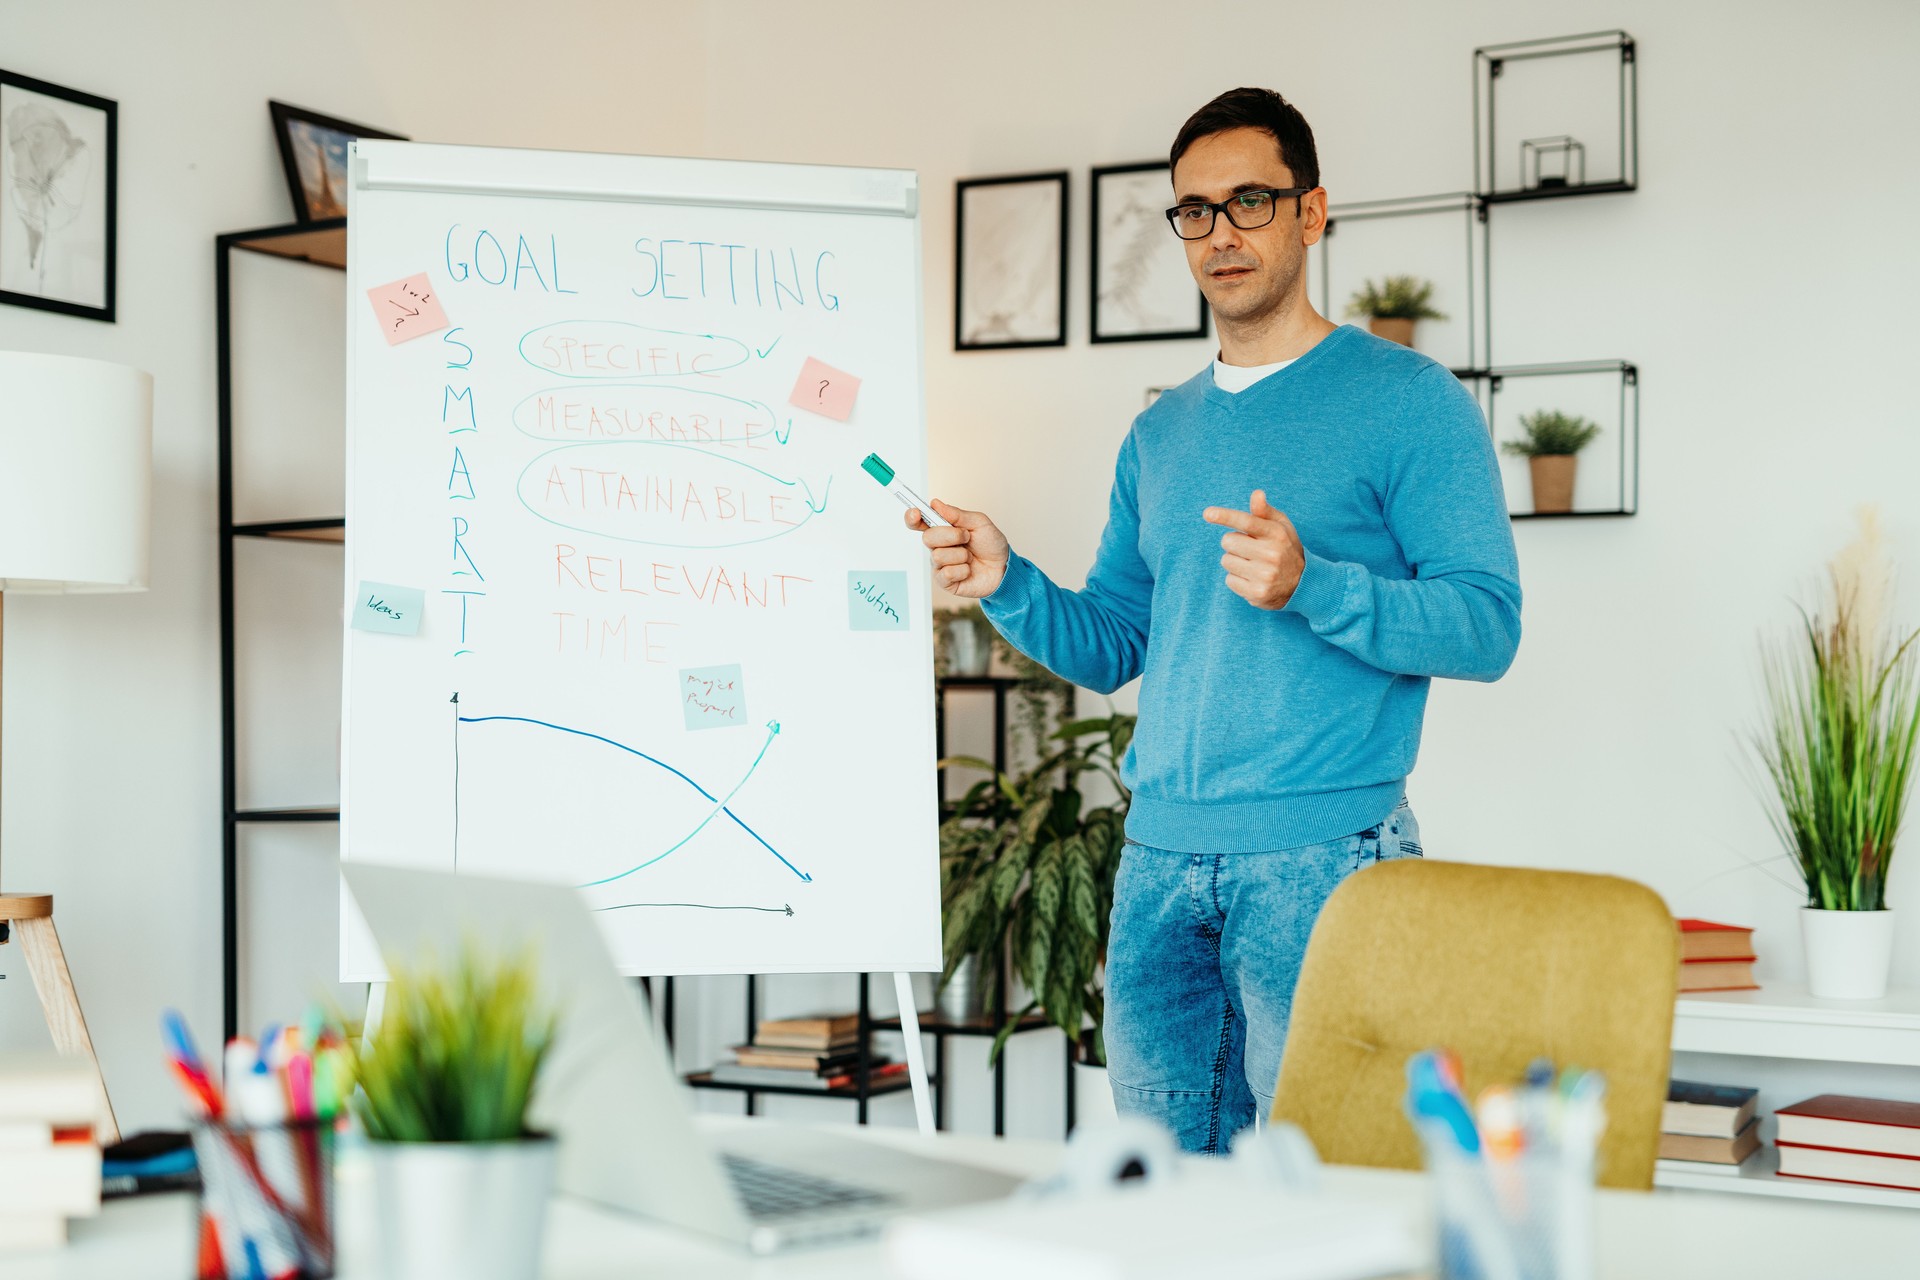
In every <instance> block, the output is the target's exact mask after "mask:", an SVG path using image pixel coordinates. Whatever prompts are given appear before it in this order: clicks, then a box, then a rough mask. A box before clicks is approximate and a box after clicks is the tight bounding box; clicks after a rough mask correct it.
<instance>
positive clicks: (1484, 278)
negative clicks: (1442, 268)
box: [1319, 191, 1493, 372]
mask: <svg viewBox="0 0 1920 1280" xmlns="http://www.w3.org/2000/svg"><path fill="white" fill-rule="evenodd" d="M1436 215H1437V216H1448V215H1452V216H1454V217H1457V218H1459V219H1460V221H1461V228H1462V232H1463V234H1462V241H1463V244H1464V246H1465V249H1464V252H1465V262H1466V265H1465V271H1464V273H1463V275H1462V277H1461V278H1462V281H1463V282H1464V283H1465V285H1466V334H1467V352H1466V363H1465V365H1463V366H1461V368H1464V369H1471V368H1474V367H1475V366H1478V365H1480V364H1482V363H1484V362H1488V361H1491V360H1492V359H1493V350H1492V348H1493V320H1492V317H1491V315H1490V313H1489V311H1488V308H1487V296H1488V294H1489V292H1490V291H1491V289H1490V286H1491V283H1492V281H1491V277H1490V274H1489V272H1490V269H1491V268H1490V263H1489V255H1488V249H1489V248H1490V244H1489V240H1488V228H1487V210H1486V206H1485V205H1484V204H1483V203H1482V202H1481V200H1480V198H1479V197H1478V196H1476V195H1474V194H1473V193H1472V192H1470V191H1450V192H1446V193H1443V194H1441V195H1432V196H1400V197H1397V198H1395V199H1391V200H1357V201H1349V202H1346V203H1342V204H1336V205H1329V206H1328V207H1327V230H1326V234H1325V235H1324V236H1323V237H1321V240H1320V244H1319V250H1320V253H1319V258H1320V310H1321V313H1322V314H1324V315H1328V316H1332V315H1335V314H1337V313H1336V312H1335V310H1334V307H1335V305H1336V303H1335V300H1334V296H1333V257H1334V251H1335V246H1336V245H1337V244H1338V243H1339V237H1338V235H1337V234H1336V233H1337V232H1338V231H1339V229H1340V227H1341V226H1342V225H1345V224H1351V223H1358V222H1374V221H1379V220H1381V219H1388V218H1419V217H1433V216H1436ZM1339 305H1340V307H1341V310H1342V311H1344V310H1345V304H1344V303H1342V304H1339ZM1456 372H1457V370H1456Z"/></svg>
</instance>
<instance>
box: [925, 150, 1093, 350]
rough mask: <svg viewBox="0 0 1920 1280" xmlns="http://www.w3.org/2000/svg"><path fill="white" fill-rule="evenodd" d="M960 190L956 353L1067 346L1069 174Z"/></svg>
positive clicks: (974, 183)
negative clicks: (1008, 348)
mask: <svg viewBox="0 0 1920 1280" xmlns="http://www.w3.org/2000/svg"><path fill="white" fill-rule="evenodd" d="M955 187H956V190H955V194H954V220H953V221H954V226H953V239H954V265H953V347H954V350H956V351H993V350H999V349H1001V348H1007V347H1064V346H1066V345H1067V175H1066V173H1065V172H1064V171H1061V172H1058V173H1020V174H1012V175H1009V176H1007V177H1003V178H965V179H962V180H961V181H960V182H958V183H956V184H955Z"/></svg>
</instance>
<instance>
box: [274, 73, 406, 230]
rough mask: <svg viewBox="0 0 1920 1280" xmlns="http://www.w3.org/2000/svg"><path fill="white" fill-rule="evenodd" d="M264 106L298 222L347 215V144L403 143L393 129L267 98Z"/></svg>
mask: <svg viewBox="0 0 1920 1280" xmlns="http://www.w3.org/2000/svg"><path fill="white" fill-rule="evenodd" d="M267 110H268V111H270V112H272V113H273V136H274V139H275V140H276V141H277V142H279V144H280V164H281V166H282V167H283V168H284V169H285V170H286V171H287V190H288V191H289V192H290V193H291V194H292V196H293V215H294V217H295V218H296V219H297V220H298V221H301V222H321V221H324V220H325V219H327V218H344V217H346V216H347V144H348V143H349V142H352V141H353V140H354V139H355V138H394V139H397V140H399V141H402V142H404V141H406V139H405V138H403V137H401V135H400V134H397V133H387V132H385V131H384V130H381V129H370V128H368V127H367V126H366V125H363V124H354V123H352V122H351V121H347V120H335V119H334V118H333V117H332V116H323V115H321V114H320V113H319V112H317V111H308V110H307V109H306V108H304V107H293V106H288V105H287V104H286V103H284V102H272V101H269V102H268V103H267Z"/></svg>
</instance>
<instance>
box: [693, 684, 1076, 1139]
mask: <svg viewBox="0 0 1920 1280" xmlns="http://www.w3.org/2000/svg"><path fill="white" fill-rule="evenodd" d="M1019 684H1020V680H1019V678H1018V677H1015V676H998V675H979V676H960V675H948V676H941V677H939V678H938V679H937V680H936V681H935V682H934V695H933V705H934V731H933V732H934V754H935V756H936V757H937V758H941V759H944V758H945V756H946V753H947V746H946V743H947V727H946V722H947V695H948V694H949V692H955V691H957V692H962V693H983V694H986V695H988V696H990V697H991V698H992V700H993V748H992V752H993V754H992V759H993V767H994V768H995V769H996V770H998V771H1000V772H1005V771H1006V768H1007V695H1008V694H1009V693H1011V692H1012V691H1013V690H1014V689H1015V688H1017V687H1018V686H1019ZM939 788H940V789H939V791H938V792H937V793H936V794H937V795H938V796H939V797H940V806H941V813H942V815H943V816H944V815H945V814H946V812H947V811H948V808H949V806H948V804H947V799H946V775H945V771H944V770H942V771H941V774H940V782H939ZM761 976H763V975H753V974H749V975H747V998H746V1034H745V1036H744V1041H745V1042H751V1041H752V1040H753V1038H754V1035H755V1033H756V1032H757V1031H758V1029H759V1023H760V1018H759V1010H760V979H761ZM859 979H860V988H859V1004H858V1010H857V1012H858V1017H859V1025H858V1027H857V1029H856V1041H855V1043H856V1044H858V1046H859V1047H860V1051H861V1052H860V1056H859V1058H858V1059H857V1060H856V1062H855V1067H854V1080H853V1083H852V1084H849V1085H845V1086H843V1087H841V1088H838V1089H812V1088H797V1087H782V1086H777V1085H747V1084H737V1083H734V1082H731V1081H725V1080H715V1079H712V1078H711V1077H710V1076H709V1075H708V1074H707V1073H706V1072H704V1071H693V1072H688V1073H687V1074H686V1075H685V1076H684V1077H683V1079H685V1081H686V1083H687V1084H688V1085H689V1086H691V1087H693V1088H695V1089H715V1090H720V1091H723V1092H727V1093H738V1094H741V1095H743V1097H744V1099H745V1103H746V1113H747V1114H748V1115H750V1116H751V1115H757V1114H758V1107H759V1098H760V1097H761V1095H763V1094H764V1095H770V1096H775V1097H805V1098H842V1099H847V1100H850V1101H852V1102H853V1103H854V1104H855V1106H856V1108H857V1110H856V1118H857V1119H858V1121H859V1123H861V1124H865V1123H867V1117H868V1110H869V1107H868V1104H869V1103H870V1102H871V1101H872V1100H873V1099H874V1098H880V1097H885V1096H887V1095H888V1094H894V1093H904V1092H907V1091H909V1090H910V1089H912V1087H913V1085H912V1082H911V1081H910V1080H909V1079H908V1078H907V1077H906V1076H904V1075H898V1076H890V1077H888V1078H887V1079H884V1080H877V1081H876V1080H870V1079H869V1078H868V1072H869V1070H870V1069H871V1066H870V1064H871V1061H872V1058H873V1036H874V1035H875V1034H876V1033H881V1032H891V1033H894V1034H900V1033H901V1020H900V1018H899V1017H898V1016H894V1017H886V1018H876V1017H874V1016H873V1007H872V1002H871V996H872V990H871V975H868V974H864V973H863V974H860V975H859ZM664 987H665V1000H666V1010H665V1013H666V1021H667V1026H668V1028H669V1036H668V1040H669V1043H671V1042H672V1039H673V1036H672V1027H673V1014H674V980H673V979H672V978H668V979H667V980H666V982H665V984H664ZM995 1007H996V1008H999V1009H1005V1008H1006V1007H1007V1000H1006V991H1005V988H1004V985H1003V986H1002V988H1001V990H1000V991H999V993H998V999H997V1002H996V1004H995ZM918 1018H919V1023H920V1034H921V1036H922V1037H923V1038H931V1039H932V1041H933V1055H932V1059H931V1061H930V1062H929V1064H928V1069H927V1080H928V1085H929V1087H930V1088H931V1089H932V1091H933V1123H934V1127H935V1128H936V1129H944V1128H946V1117H947V1060H948V1052H947V1041H948V1040H949V1039H954V1038H959V1039H974V1038H987V1039H991V1038H992V1037H994V1036H997V1035H998V1034H1000V1028H1001V1026H1002V1025H1003V1020H1002V1019H1001V1018H998V1017H992V1016H983V1017H980V1018H972V1019H967V1020H965V1021H954V1020H951V1019H949V1018H946V1017H944V1016H943V1015H941V1014H940V1013H939V1012H938V1011H937V1010H936V1011H932V1012H929V1011H924V1010H923V1011H919V1013H918ZM1052 1025H1053V1024H1052V1023H1051V1022H1049V1021H1047V1019H1046V1018H1044V1017H1042V1016H1040V1015H1038V1014H1034V1015H1030V1016H1028V1017H1026V1018H1023V1019H1021V1020H1020V1025H1019V1027H1018V1028H1017V1029H1016V1030H1015V1031H1014V1032H1013V1033H1012V1034H1014V1035H1024V1034H1025V1033H1027V1032H1029V1031H1043V1030H1045V1029H1047V1028H1048V1027H1051V1026H1052ZM1074 1062H1075V1054H1074V1045H1073V1043H1072V1042H1071V1041H1066V1131H1067V1132H1068V1133H1069V1134H1071V1133H1072V1132H1073V1126H1074V1121H1075V1114H1074V1113H1075V1102H1076V1100H1075V1097H1074V1073H1073V1068H1074ZM992 1071H993V1132H994V1136H995V1137H1002V1136H1004V1135H1005V1134H1006V1131H1007V1076H1006V1057H1005V1055H1004V1054H1003V1055H1002V1056H1001V1058H1000V1059H999V1061H997V1062H995V1063H994V1064H993V1068H992Z"/></svg>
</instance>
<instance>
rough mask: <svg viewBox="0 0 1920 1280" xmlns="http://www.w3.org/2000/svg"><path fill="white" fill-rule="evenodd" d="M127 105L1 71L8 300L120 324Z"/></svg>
mask: <svg viewBox="0 0 1920 1280" xmlns="http://www.w3.org/2000/svg"><path fill="white" fill-rule="evenodd" d="M118 150H119V107H118V104H116V103H114V102H112V101H111V100H109V99H107V98H99V97H95V96H94V95H93V94H90V93H81V92H80V91H79V90H77V89H63V88H61V87H60V86H59V85H54V84H48V83H46V82H45V81H43V80H34V79H30V78H28V77H27V76H21V75H15V74H14V73H13V72H11V71H0V302H6V303H10V304H12V305H14V306H17V307H38V308H40V309H41V310H43V311H58V312H60V313H62V314H63V315H70V316H84V317H85V318H87V319H89V320H105V321H107V322H108V323H112V321H113V306H114V250H115V239H116V227H117V223H116V221H115V218H116V214H115V206H116V201H117V198H118V195H117V191H116V183H117V174H118V171H119V156H118Z"/></svg>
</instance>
